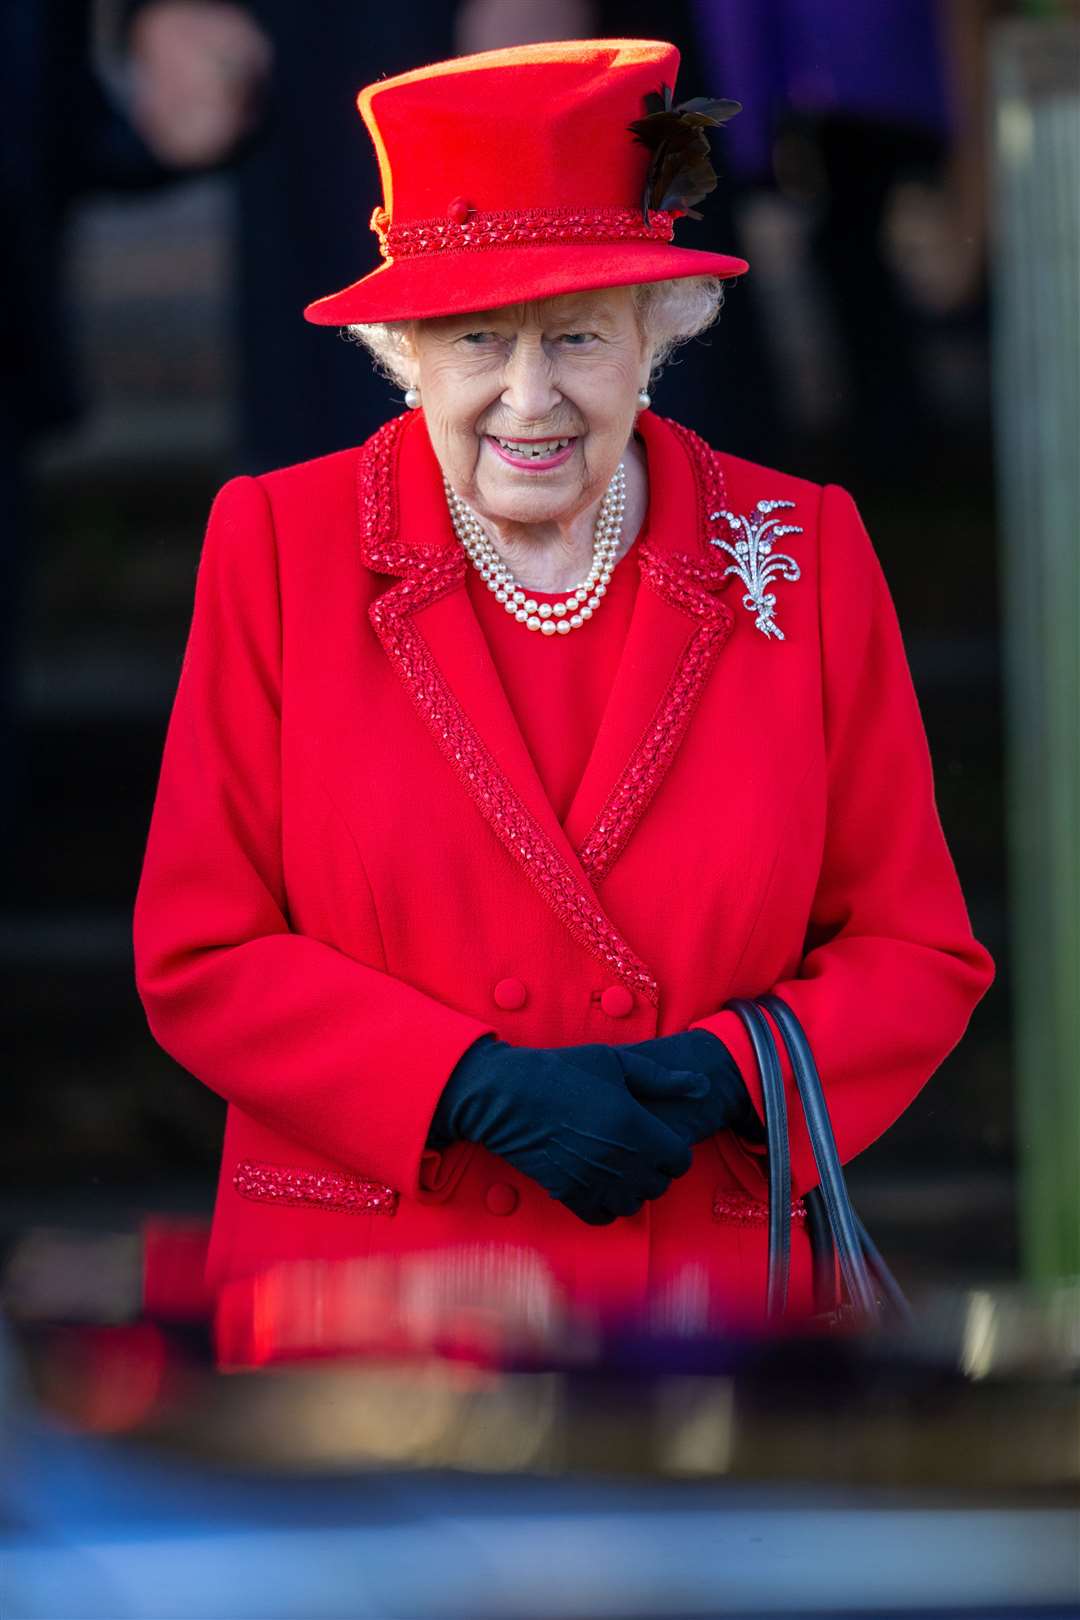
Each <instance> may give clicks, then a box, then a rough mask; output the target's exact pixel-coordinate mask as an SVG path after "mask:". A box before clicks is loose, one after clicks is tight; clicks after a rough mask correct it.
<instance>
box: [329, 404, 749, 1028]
mask: <svg viewBox="0 0 1080 1620" xmlns="http://www.w3.org/2000/svg"><path fill="white" fill-rule="evenodd" d="M640 426H641V431H642V436H643V438H644V440H645V444H646V449H647V452H648V456H649V471H650V486H651V490H652V511H653V517H652V521H651V523H650V535H649V539H648V541H647V542H646V543H645V544H644V545H643V546H642V547H641V550H640V552H639V561H640V566H641V573H642V579H641V584H642V588H641V589H640V590H639V591H638V594H637V599H636V604H635V609H634V614H633V616H632V619H631V623H630V627H629V630H628V633H627V639H626V644H625V647H624V649H623V655H622V659H621V662H620V665H619V669H618V672H617V675H616V679H615V682H614V685H613V687H612V693H611V698H610V700H609V702H608V705H607V708H606V710H605V713H604V718H603V721H602V724H601V726H600V729H599V732H598V735H597V737H596V741H595V744H594V747H593V750H592V754H591V756H590V759H589V762H588V765H587V766H586V769H585V772H584V774H583V777H582V780H581V783H580V785H579V787H578V791H577V793H576V795H575V797H574V802H573V804H572V806H571V808H570V812H569V814H568V816H567V820H566V824H565V827H564V826H562V825H560V823H559V820H558V818H557V816H556V814H555V812H554V810H553V808H552V806H551V803H550V801H549V800H548V798H547V796H546V794H545V793H544V790H543V786H542V784H541V782H540V779H539V777H538V775H537V773H536V768H535V766H534V764H533V762H532V758H531V756H530V754H529V751H528V748H527V747H526V745H525V741H524V738H523V737H522V734H521V730H520V728H519V726H518V724H517V721H516V719H515V718H514V715H513V712H512V710H511V708H510V705H509V703H508V701H507V698H506V694H505V691H504V689H503V686H502V683H501V682H500V680H499V677H498V672H497V670H496V668H495V664H494V661H493V660H492V657H491V654H490V651H489V649H488V645H487V641H486V639H485V637H484V634H483V631H482V629H481V628H480V625H479V623H478V622H477V619H476V616H475V614H474V612H473V610H472V606H471V603H470V601H469V596H468V592H467V591H466V589H465V588H464V587H465V579H466V569H467V567H468V561H467V558H466V556H465V553H464V551H463V550H462V548H461V546H460V544H459V543H458V541H457V539H456V537H455V535H454V533H453V530H452V528H451V526H450V521H449V515H448V513H447V510H446V502H445V498H444V494H443V488H442V480H441V475H440V472H439V468H438V464H437V462H436V460H435V457H434V454H433V452H432V450H431V446H430V442H429V440H428V436H427V433H426V431H425V430H424V428H423V426H422V418H420V417H419V416H412V417H399V418H397V419H396V420H395V421H393V422H389V423H387V425H386V427H385V428H383V429H381V430H380V432H379V433H377V434H376V435H375V437H374V438H373V439H371V440H369V442H368V444H367V445H365V447H364V449H363V451H362V452H361V456H360V463H359V500H360V519H361V534H362V539H361V554H362V557H363V560H364V562H365V563H366V564H367V566H368V567H370V568H372V569H373V570H375V571H376V572H379V573H390V574H396V575H398V576H400V577H399V579H398V582H397V583H396V584H394V585H392V586H390V587H388V588H387V589H385V590H383V591H382V592H380V593H379V594H378V595H377V596H376V597H375V598H374V600H373V601H372V603H371V605H370V608H369V616H370V618H371V622H372V625H373V626H374V628H375V630H376V633H377V634H378V636H379V639H380V641H381V642H382V645H383V647H384V649H385V651H386V653H387V656H388V658H389V659H390V662H391V664H392V666H393V668H394V669H395V671H396V672H397V674H398V675H399V677H400V678H401V680H402V681H403V682H404V684H405V687H406V690H407V691H408V693H409V695H410V697H411V699H412V701H413V702H414V703H415V704H416V706H417V708H418V710H419V712H420V714H421V715H422V716H423V718H424V720H425V722H426V723H427V725H428V726H429V728H430V730H431V732H432V736H433V738H434V740H435V742H436V744H437V746H438V747H439V749H440V751H441V752H442V753H443V755H444V757H445V758H446V759H447V760H448V762H449V764H450V765H451V767H452V768H453V769H454V771H455V772H456V774H457V775H458V777H459V779H460V781H461V782H462V784H463V786H464V787H465V789H466V791H467V792H468V793H469V794H470V796H471V797H472V799H473V800H474V802H475V803H476V805H477V807H478V809H479V810H480V811H481V813H482V814H483V815H484V816H485V817H486V819H487V821H488V823H489V825H490V826H491V827H492V830H493V831H494V832H495V834H496V836H497V837H499V839H500V840H501V842H502V843H503V844H504V846H505V847H506V849H507V850H508V851H509V853H510V854H511V856H512V857H513V859H514V860H515V861H516V862H517V863H518V864H519V865H520V866H521V868H522V870H523V871H524V872H525V874H526V875H527V876H528V878H529V879H530V881H531V882H532V883H533V884H534V885H535V887H536V888H537V889H538V890H539V892H540V893H541V894H542V895H543V896H544V898H545V900H546V901H547V902H548V904H549V905H550V906H551V907H552V909H553V910H554V912H555V913H556V914H557V915H558V916H559V918H560V919H561V920H562V922H563V923H564V924H565V925H566V926H567V927H568V928H569V929H570V931H571V932H572V933H573V934H574V935H575V936H576V937H577V938H578V939H579V940H580V941H581V942H582V943H583V944H585V945H586V947H587V948H588V949H590V950H591V951H592V952H593V953H594V954H595V955H596V956H597V957H598V958H600V959H601V960H603V961H604V962H605V963H606V964H607V966H608V967H609V969H610V970H611V971H612V972H614V973H615V974H616V975H617V976H618V977H619V978H620V979H621V980H622V981H623V982H624V983H626V984H628V985H630V986H632V987H633V988H634V989H636V990H638V991H639V992H640V993H641V994H642V995H644V996H645V997H646V998H647V999H648V1000H649V1001H651V1002H653V1003H654V1004H655V1003H656V1001H657V999H658V990H657V985H656V979H655V976H654V974H653V973H652V972H651V970H650V969H649V968H648V966H647V965H646V964H645V963H644V962H642V961H641V960H640V958H639V957H638V956H637V955H636V953H635V952H634V951H633V949H632V947H631V946H630V945H629V943H628V942H627V941H626V940H625V939H624V938H623V937H622V935H621V934H620V933H619V931H618V930H617V929H616V928H615V926H614V924H613V923H612V922H611V919H610V918H609V917H608V916H607V915H606V913H605V912H604V910H603V908H602V907H601V905H600V902H599V900H598V898H597V894H596V888H595V886H596V884H597V883H598V882H599V881H600V879H602V878H603V877H604V876H605V875H606V873H607V872H609V871H610V869H611V866H612V864H613V862H614V861H615V860H616V859H617V858H618V856H619V855H620V853H621V852H622V850H623V849H624V847H625V845H626V843H627V841H628V839H629V837H630V835H631V833H632V831H633V828H634V827H635V826H636V824H637V822H638V820H639V819H640V818H641V816H642V815H643V814H644V813H645V810H646V809H647V807H648V804H649V802H650V800H651V799H652V797H653V795H654V794H655V793H656V790H657V788H658V787H659V785H660V782H661V781H662V780H663V777H664V775H665V773H666V771H667V769H668V767H669V766H670V764H671V762H672V760H673V759H674V757H675V755H676V753H677V751H678V748H679V746H680V744H681V742H682V740H683V738H684V736H685V733H686V729H687V726H688V724H689V720H690V717H691V714H692V712H693V708H694V705H695V703H696V701H697V698H698V696H699V695H700V692H701V690H702V688H703V686H704V683H705V681H706V679H707V677H708V674H709V672H710V670H711V668H712V666H713V664H714V662H715V660H716V657H717V655H718V653H719V651H720V648H721V647H722V646H723V644H724V642H725V641H726V639H727V636H728V635H729V633H730V631H731V628H732V622H733V615H732V613H731V610H730V608H728V607H727V606H726V605H725V604H724V603H722V602H720V601H718V600H717V596H716V593H717V592H718V591H720V590H722V589H723V588H724V587H725V586H726V585H727V583H728V580H727V579H725V578H724V576H723V565H722V563H721V562H720V560H719V559H718V557H717V554H716V553H715V551H712V550H711V549H710V548H709V545H708V528H709V523H708V515H709V513H710V512H713V511H716V510H717V508H718V507H719V506H721V505H723V504H724V503H723V498H722V497H723V488H722V481H721V479H720V475H719V472H718V469H717V468H716V458H715V456H714V454H713V452H711V451H710V450H709V449H708V448H707V447H706V446H705V445H703V444H702V443H701V441H700V440H698V439H697V438H696V436H695V435H693V434H690V433H689V432H687V430H685V429H681V428H676V427H675V426H674V425H673V424H668V423H665V422H663V421H662V420H661V419H659V418H653V417H650V416H648V415H646V416H645V417H643V418H641V419H640Z"/></svg>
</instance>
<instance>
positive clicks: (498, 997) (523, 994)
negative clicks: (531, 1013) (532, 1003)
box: [492, 979, 529, 1012]
mask: <svg viewBox="0 0 1080 1620" xmlns="http://www.w3.org/2000/svg"><path fill="white" fill-rule="evenodd" d="M492 995H493V996H494V997H495V1005H496V1006H497V1007H505V1008H506V1010H507V1012H513V1011H514V1010H515V1009H516V1008H518V1007H524V1005H525V1002H526V1001H527V999H528V995H529V992H528V991H527V990H526V988H525V986H524V985H523V984H522V982H521V980H520V979H500V980H499V982H498V984H497V985H496V986H495V989H494V990H493V991H492Z"/></svg>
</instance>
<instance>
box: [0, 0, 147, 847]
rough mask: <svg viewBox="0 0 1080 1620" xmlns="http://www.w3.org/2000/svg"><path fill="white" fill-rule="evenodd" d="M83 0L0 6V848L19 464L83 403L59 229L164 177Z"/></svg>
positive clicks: (7, 801)
mask: <svg viewBox="0 0 1080 1620" xmlns="http://www.w3.org/2000/svg"><path fill="white" fill-rule="evenodd" d="M92 23H93V6H92V5H91V4H90V3H89V0H20V3H19V4H15V3H13V0H9V3H8V4H5V5H3V6H2V7H0V264H2V267H3V292H4V296H3V300H2V301H0V848H2V849H3V850H4V852H5V854H4V858H5V861H8V860H11V861H12V862H13V865H12V868H11V870H12V871H13V872H14V871H15V870H16V869H17V866H18V861H19V857H18V854H17V853H16V854H13V851H15V850H16V844H17V839H18V836H19V835H18V832H17V828H18V826H19V818H20V815H21V814H22V812H23V809H24V805H25V800H26V792H27V790H26V782H25V762H24V760H23V758H22V755H21V752H20V748H19V742H18V728H17V725H16V688H17V671H18V655H19V647H20V638H21V629H22V620H23V615H24V610H25V600H26V588H27V579H28V575H29V567H28V559H29V553H30V546H31V538H30V537H31V535H32V533H33V519H32V513H31V509H30V508H31V502H30V498H29V488H28V480H27V458H28V456H29V455H30V453H31V451H32V450H33V449H34V448H35V447H36V446H37V445H38V444H40V443H41V442H42V441H43V440H44V439H46V438H47V437H48V436H50V435H53V434H56V433H60V432H62V431H64V430H65V429H69V428H71V427H72V426H73V425H74V423H75V422H76V421H77V420H78V417H79V414H80V410H81V407H82V390H81V386H80V382H79V379H78V377H77V374H76V367H75V363H74V359H73V353H72V341H71V333H70V330H69V327H70V321H69V315H68V309H67V297H68V287H67V282H66V262H65V243H66V227H67V223H68V219H69V216H70V214H71V211H72V209H73V207H74V205H75V204H76V203H77V202H78V200H79V199H81V198H83V197H85V196H87V195H89V194H90V193H92V192H95V191H103V190H112V191H131V190H138V189H141V188H145V187H151V186H156V185H160V184H162V183H163V182H164V181H166V180H170V179H172V178H174V176H173V174H172V173H171V171H170V170H169V169H168V167H167V166H166V165H164V164H162V162H161V161H160V160H159V159H158V158H157V157H156V156H154V155H153V153H152V152H151V151H150V150H149V148H148V147H147V145H146V143H145V142H144V141H143V140H142V138H141V136H140V135H139V134H138V133H137V131H136V129H135V128H134V127H133V125H132V123H131V122H130V120H129V118H128V117H127V115H126V113H125V112H124V111H123V110H122V109H121V108H120V107H119V106H118V105H117V104H116V103H115V102H114V101H113V100H112V99H110V97H109V95H108V94H107V92H106V90H105V88H104V87H103V85H102V83H101V81H100V80H99V78H98V76H97V74H96V72H95V68H94V62H93V50H92V32H93V28H92Z"/></svg>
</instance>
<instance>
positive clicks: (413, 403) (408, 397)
mask: <svg viewBox="0 0 1080 1620" xmlns="http://www.w3.org/2000/svg"><path fill="white" fill-rule="evenodd" d="M405 403H406V405H407V406H408V407H409V409H410V411H415V409H416V407H417V406H418V405H419V403H420V390H419V388H406V390H405Z"/></svg>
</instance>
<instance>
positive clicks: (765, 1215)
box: [712, 1193, 806, 1226]
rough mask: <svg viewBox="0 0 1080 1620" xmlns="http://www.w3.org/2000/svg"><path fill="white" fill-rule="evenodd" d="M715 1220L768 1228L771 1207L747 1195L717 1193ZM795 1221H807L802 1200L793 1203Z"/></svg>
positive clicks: (792, 1212) (792, 1210) (714, 1207)
mask: <svg viewBox="0 0 1080 1620" xmlns="http://www.w3.org/2000/svg"><path fill="white" fill-rule="evenodd" d="M712 1212H713V1220H714V1221H727V1222H730V1224H731V1225H733V1226H768V1224H769V1206H768V1204H767V1203H766V1202H765V1200H764V1199H762V1198H749V1197H747V1195H746V1194H745V1193H717V1195H716V1197H715V1198H714V1199H713V1206H712ZM791 1218H792V1220H793V1221H805V1219H806V1205H805V1204H804V1203H803V1201H802V1199H801V1198H793V1199H792V1201H791Z"/></svg>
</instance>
